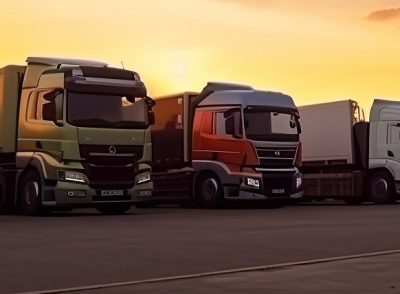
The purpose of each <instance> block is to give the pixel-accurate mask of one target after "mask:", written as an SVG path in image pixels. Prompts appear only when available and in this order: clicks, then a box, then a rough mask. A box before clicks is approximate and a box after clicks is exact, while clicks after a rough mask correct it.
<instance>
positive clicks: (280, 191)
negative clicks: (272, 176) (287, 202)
mask: <svg viewBox="0 0 400 294" xmlns="http://www.w3.org/2000/svg"><path fill="white" fill-rule="evenodd" d="M272 193H274V194H283V193H285V189H272Z"/></svg>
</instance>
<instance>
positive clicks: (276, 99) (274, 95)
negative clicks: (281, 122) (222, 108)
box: [198, 90, 297, 110]
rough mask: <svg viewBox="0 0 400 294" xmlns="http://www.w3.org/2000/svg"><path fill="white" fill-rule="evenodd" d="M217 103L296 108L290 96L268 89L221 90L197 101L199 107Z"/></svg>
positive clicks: (216, 104)
mask: <svg viewBox="0 0 400 294" xmlns="http://www.w3.org/2000/svg"><path fill="white" fill-rule="evenodd" d="M218 105H242V106H243V107H246V106H268V107H274V108H275V107H276V108H286V109H293V110H296V109H297V108H296V105H295V104H294V102H293V99H292V97H290V96H288V95H285V94H282V93H279V92H270V91H258V90H222V91H216V92H214V93H211V94H210V95H209V96H207V97H206V98H205V99H204V100H203V101H201V102H200V103H199V105H198V106H199V107H206V106H218Z"/></svg>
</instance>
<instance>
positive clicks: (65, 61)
mask: <svg viewBox="0 0 400 294" xmlns="http://www.w3.org/2000/svg"><path fill="white" fill-rule="evenodd" d="M26 62H27V63H28V64H41V65H53V66H57V67H61V66H62V65H66V66H73V65H75V66H96V67H106V66H108V64H107V63H104V62H101V61H94V60H85V59H72V58H52V57H28V58H27V59H26Z"/></svg>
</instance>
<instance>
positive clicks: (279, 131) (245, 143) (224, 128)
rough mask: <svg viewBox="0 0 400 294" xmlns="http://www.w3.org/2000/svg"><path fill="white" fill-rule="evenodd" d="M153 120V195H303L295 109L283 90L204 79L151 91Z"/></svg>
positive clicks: (276, 199) (205, 199)
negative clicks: (195, 88) (200, 83)
mask: <svg viewBox="0 0 400 294" xmlns="http://www.w3.org/2000/svg"><path fill="white" fill-rule="evenodd" d="M155 101H156V102H157V104H156V106H155V107H154V108H153V111H154V114H155V117H156V120H155V124H154V125H153V126H152V143H153V175H152V177H153V181H154V193H153V194H154V195H153V200H155V201H156V202H162V201H175V202H185V201H186V202H187V201H190V202H195V203H197V204H198V205H200V206H203V207H208V208H215V207H219V206H221V205H222V204H223V202H224V201H226V200H264V202H265V200H266V201H267V202H269V203H270V204H272V205H274V206H275V205H277V206H281V205H282V204H283V203H284V202H285V201H287V200H288V199H289V198H290V197H292V198H297V197H301V196H302V180H301V174H300V173H299V171H298V168H297V166H298V164H300V163H301V149H300V146H299V133H300V123H299V114H298V111H297V108H296V105H295V104H294V102H293V99H292V98H291V97H290V96H288V95H285V94H282V93H276V92H267V91H259V90H254V89H253V88H252V87H250V86H246V85H237V84H228V83H208V84H207V86H206V87H205V88H204V89H203V90H202V92H201V93H198V92H184V93H180V94H174V95H169V96H163V97H159V98H155Z"/></svg>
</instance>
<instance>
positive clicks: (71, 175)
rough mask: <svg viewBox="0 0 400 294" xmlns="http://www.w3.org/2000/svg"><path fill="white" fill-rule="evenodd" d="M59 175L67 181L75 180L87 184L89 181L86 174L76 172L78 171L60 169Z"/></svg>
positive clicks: (74, 181)
mask: <svg viewBox="0 0 400 294" xmlns="http://www.w3.org/2000/svg"><path fill="white" fill-rule="evenodd" d="M58 176H59V178H60V180H62V181H67V182H73V183H80V184H86V183H88V178H87V176H86V175H85V174H83V173H80V172H76V171H70V170H67V171H59V172H58Z"/></svg>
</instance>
